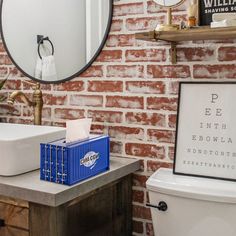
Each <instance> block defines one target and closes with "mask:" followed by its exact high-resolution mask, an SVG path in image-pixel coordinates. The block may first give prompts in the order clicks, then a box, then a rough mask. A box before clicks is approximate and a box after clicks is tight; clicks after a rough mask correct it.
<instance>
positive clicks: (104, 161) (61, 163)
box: [40, 135, 110, 185]
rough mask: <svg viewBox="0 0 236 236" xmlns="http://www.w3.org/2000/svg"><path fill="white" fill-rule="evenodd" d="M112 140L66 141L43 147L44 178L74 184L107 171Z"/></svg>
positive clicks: (97, 137)
mask: <svg viewBox="0 0 236 236" xmlns="http://www.w3.org/2000/svg"><path fill="white" fill-rule="evenodd" d="M109 145H110V142H109V137H108V136H106V135H90V137H89V138H88V139H84V140H80V141H76V142H71V143H66V141H65V139H61V140H57V141H54V142H50V143H42V144H40V151H41V152H40V156H41V158H40V179H41V180H45V181H50V182H55V183H60V184H65V185H73V184H76V183H78V182H80V181H82V180H85V179H87V178H89V177H92V176H95V175H97V174H99V173H102V172H104V171H106V170H109V165H110V150H109Z"/></svg>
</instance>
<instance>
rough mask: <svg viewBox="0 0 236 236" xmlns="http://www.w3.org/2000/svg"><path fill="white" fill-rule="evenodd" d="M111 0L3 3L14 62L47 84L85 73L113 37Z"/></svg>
mask: <svg viewBox="0 0 236 236" xmlns="http://www.w3.org/2000/svg"><path fill="white" fill-rule="evenodd" d="M112 3H113V1H112V0H70V1H68V0H40V1H39V0H2V2H1V36H2V39H3V43H4V46H5V48H6V50H7V52H8V55H9V56H10V58H11V60H12V61H13V63H14V64H15V65H16V66H17V68H18V69H19V70H20V71H21V72H22V73H23V74H24V75H26V76H27V77H29V78H31V79H34V80H37V81H38V82H42V83H56V82H58V81H59V82H62V81H66V80H69V79H72V78H73V77H76V76H78V75H80V74H81V73H82V72H84V71H85V70H86V69H87V68H88V67H89V66H90V65H91V64H92V62H93V61H94V60H95V59H96V57H97V56H98V55H99V53H100V51H101V50H102V48H103V46H104V44H105V41H106V38H107V36H108V33H109V30H110V25H111V20H112V7H113V4H112Z"/></svg>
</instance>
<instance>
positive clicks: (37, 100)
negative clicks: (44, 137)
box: [7, 83, 43, 125]
mask: <svg viewBox="0 0 236 236" xmlns="http://www.w3.org/2000/svg"><path fill="white" fill-rule="evenodd" d="M34 85H35V86H34V87H33V89H34V92H33V99H32V101H30V100H29V99H28V98H27V97H26V95H25V94H24V93H23V92H22V91H14V92H13V93H12V94H11V95H10V96H9V98H8V101H7V102H8V104H11V105H13V104H14V102H15V99H16V98H17V97H20V98H21V100H22V101H23V102H24V103H25V104H26V105H28V106H30V107H33V108H34V124H35V125H41V123H42V108H43V94H42V91H41V89H40V84H39V83H36V84H34Z"/></svg>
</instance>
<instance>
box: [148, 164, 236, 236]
mask: <svg viewBox="0 0 236 236" xmlns="http://www.w3.org/2000/svg"><path fill="white" fill-rule="evenodd" d="M147 189H148V193H149V202H150V203H149V206H150V207H151V214H152V220H153V227H154V233H155V236H236V183H235V182H230V181H224V180H216V179H207V178H199V177H190V176H183V175H182V176H181V175H174V174H173V173H172V170H170V169H164V168H161V169H159V170H158V171H156V172H155V173H154V174H153V175H152V176H151V177H150V178H149V179H148V181H147Z"/></svg>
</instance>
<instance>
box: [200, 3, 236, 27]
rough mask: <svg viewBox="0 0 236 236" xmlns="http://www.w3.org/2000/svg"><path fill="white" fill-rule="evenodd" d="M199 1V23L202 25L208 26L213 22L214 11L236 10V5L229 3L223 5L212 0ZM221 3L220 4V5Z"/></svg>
mask: <svg viewBox="0 0 236 236" xmlns="http://www.w3.org/2000/svg"><path fill="white" fill-rule="evenodd" d="M197 1H198V13H199V14H198V16H199V19H198V23H199V25H200V26H208V25H210V24H211V22H212V14H213V13H232V12H236V5H235V4H229V3H228V2H226V5H224V6H222V4H221V3H220V2H217V1H211V0H197ZM218 4H220V5H218Z"/></svg>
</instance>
